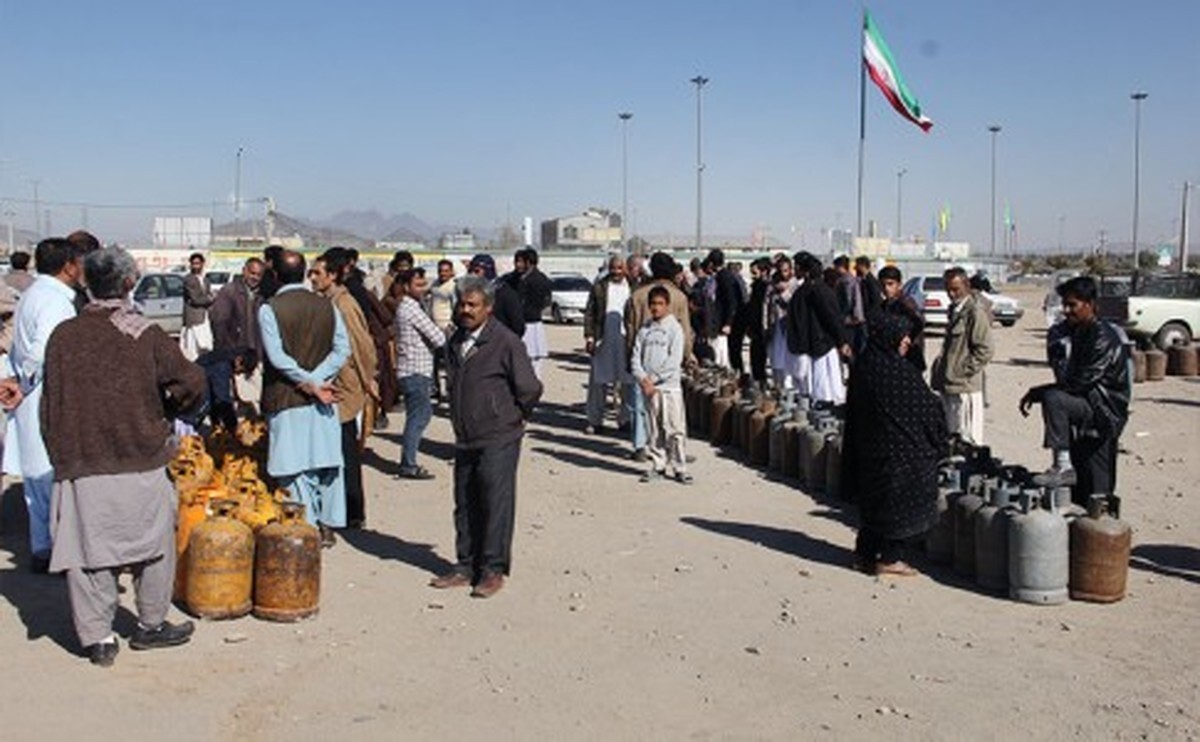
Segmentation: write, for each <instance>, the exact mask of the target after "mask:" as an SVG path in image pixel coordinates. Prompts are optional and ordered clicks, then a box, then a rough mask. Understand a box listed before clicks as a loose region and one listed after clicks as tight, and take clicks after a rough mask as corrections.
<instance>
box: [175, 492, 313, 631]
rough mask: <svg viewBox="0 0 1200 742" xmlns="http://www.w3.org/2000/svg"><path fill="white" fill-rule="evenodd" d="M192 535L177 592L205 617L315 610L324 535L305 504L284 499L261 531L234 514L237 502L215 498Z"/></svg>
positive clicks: (271, 617)
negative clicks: (309, 519)
mask: <svg viewBox="0 0 1200 742" xmlns="http://www.w3.org/2000/svg"><path fill="white" fill-rule="evenodd" d="M210 507H211V509H212V514H211V515H209V516H208V517H207V518H206V519H205V520H203V521H201V522H199V523H197V524H196V525H195V526H194V527H193V528H192V529H191V532H190V534H188V536H187V544H186V549H185V550H184V551H183V554H182V556H181V559H182V564H181V565H180V569H178V570H177V572H176V582H175V598H176V600H182V601H183V603H184V605H185V606H186V607H187V610H188V612H190V613H191V614H193V615H195V616H199V617H200V618H210V619H225V618H238V617H241V616H244V615H246V614H247V613H250V612H251V611H253V613H254V615H255V616H256V617H258V618H262V619H265V620H268V621H296V620H299V619H302V618H307V617H309V616H312V615H315V614H316V612H317V609H318V605H319V599H320V592H321V538H320V534H319V533H318V532H317V529H316V528H314V527H313V526H311V525H309V524H308V523H307V522H306V521H305V519H304V505H302V504H300V503H292V502H285V503H283V504H282V505H281V506H280V509H281V514H280V516H279V519H278V520H275V521H272V522H270V523H268V524H266V525H264V526H262V527H261V528H259V529H258V531H257V533H255V531H254V530H252V529H251V528H250V526H248V525H246V524H245V523H243V522H242V521H240V520H238V519H237V518H236V517H235V511H236V510H237V508H238V503H237V502H236V501H234V500H225V499H221V500H214V501H212V502H211V503H210Z"/></svg>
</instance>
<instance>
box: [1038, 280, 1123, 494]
mask: <svg viewBox="0 0 1200 742" xmlns="http://www.w3.org/2000/svg"><path fill="white" fill-rule="evenodd" d="M1057 290H1058V294H1059V296H1061V297H1062V303H1063V314H1064V315H1065V318H1066V323H1067V326H1068V329H1069V331H1070V335H1071V337H1070V345H1069V348H1070V349H1069V351H1068V353H1069V355H1068V356H1067V357H1066V358H1065V360H1064V361H1061V362H1059V363H1056V364H1054V365H1055V377H1056V380H1055V382H1054V383H1053V384H1043V385H1041V386H1035V387H1032V388H1031V389H1029V391H1027V392H1026V393H1025V396H1024V397H1022V398H1021V402H1020V410H1021V414H1022V415H1026V416H1028V415H1029V409H1030V407H1031V406H1032V405H1034V404H1041V406H1042V420H1043V422H1044V423H1045V437H1044V446H1045V447H1046V448H1048V449H1050V450H1051V451H1052V452H1053V457H1054V458H1053V462H1052V465H1051V468H1050V469H1049V470H1047V471H1046V472H1044V473H1042V474H1039V475H1037V476H1036V477H1035V478H1034V480H1035V482H1036V483H1037V484H1039V485H1042V486H1073V487H1074V488H1075V495H1074V497H1073V499H1074V500H1075V501H1076V502H1077V503H1080V504H1084V503H1086V499H1087V497H1089V496H1090V495H1092V494H1106V495H1111V494H1113V489H1114V486H1115V483H1116V482H1115V480H1116V453H1117V439H1118V438H1119V437H1120V435H1121V431H1122V430H1123V429H1124V427H1125V422H1126V421H1127V420H1128V419H1129V399H1130V395H1131V386H1130V381H1131V375H1130V354H1129V347H1128V345H1127V341H1126V339H1125V337H1124V333H1122V332H1121V330H1120V329H1119V328H1117V327H1116V326H1114V325H1112V324H1111V323H1109V322H1105V321H1103V320H1101V319H1100V318H1099V317H1098V316H1097V314H1096V295H1097V288H1096V281H1095V280H1094V279H1092V278H1090V277H1088V276H1079V277H1077V278H1072V279H1071V280H1070V281H1067V282H1066V283H1064V284H1062V285H1061V286H1059V287H1058V289H1057ZM1077 468H1078V472H1077V471H1076V470H1077Z"/></svg>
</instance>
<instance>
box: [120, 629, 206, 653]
mask: <svg viewBox="0 0 1200 742" xmlns="http://www.w3.org/2000/svg"><path fill="white" fill-rule="evenodd" d="M195 630H196V625H195V624H193V623H192V622H191V621H184V622H183V623H177V624H176V623H171V622H170V621H163V622H162V623H160V624H159V625H158V626H155V627H154V628H152V629H147V628H144V627H142V625H141V624H138V627H137V628H136V629H134V631H133V636H131V637H130V638H129V648H130V649H162V648H163V647H177V646H179V645H180V644H187V643H188V642H189V641H191V640H192V632H193V631H195ZM113 654H116V652H114V653H113Z"/></svg>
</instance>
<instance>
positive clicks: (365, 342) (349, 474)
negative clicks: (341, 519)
mask: <svg viewBox="0 0 1200 742" xmlns="http://www.w3.org/2000/svg"><path fill="white" fill-rule="evenodd" d="M349 268H350V260H349V256H348V255H346V253H345V251H340V252H339V251H336V250H332V251H329V252H327V253H325V254H324V255H322V256H321V257H319V258H317V259H316V260H314V261H313V266H312V270H310V271H309V273H308V276H309V279H310V280H311V281H312V287H313V290H314V291H316V292H317V293H318V294H320V295H321V296H324V297H325V298H327V299H329V300H330V301H331V302H333V306H335V307H337V310H338V313H339V314H341V316H342V323H343V324H345V325H346V333H347V335H349V337H350V359H349V360H348V361H346V364H345V365H344V366H342V368H341V370H340V371H338V375H337V377H336V378H335V379H334V381H333V387H334V390H335V391H336V392H337V398H338V400H337V404H338V420H339V421H340V422H341V424H342V475H343V481H344V482H345V490H346V526H347V527H348V528H362V527H363V526H364V525H366V522H367V502H366V495H365V493H364V491H363V479H362V448H361V446H362V442H363V441H364V440H365V439H366V436H365V435H364V433H365V429H364V428H363V426H362V418H363V411H364V410H365V409H366V408H367V405H369V404H374V400H375V399H376V398H378V396H379V385H378V384H376V383H375V364H376V356H375V342H374V341H373V340H372V339H371V332H370V330H369V329H368V328H367V320H366V318H365V317H364V316H363V313H362V309H360V308H359V306H358V302H357V301H355V300H354V297H353V296H351V295H350V292H349V291H347V290H346V287H345V286H344V285H343V281H344V280H345V276H346V274H347V272H348V271H349Z"/></svg>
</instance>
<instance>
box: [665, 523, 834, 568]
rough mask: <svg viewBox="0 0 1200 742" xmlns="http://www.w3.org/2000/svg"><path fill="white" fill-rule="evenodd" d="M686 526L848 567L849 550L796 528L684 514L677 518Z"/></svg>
mask: <svg viewBox="0 0 1200 742" xmlns="http://www.w3.org/2000/svg"><path fill="white" fill-rule="evenodd" d="M679 520H680V521H681V522H683V523H686V524H688V525H689V526H695V527H696V528H700V529H703V530H705V531H710V532H712V533H717V534H720V535H722V536H728V537H730V538H736V539H741V540H742V541H749V542H750V543H753V544H758V545H760V546H765V547H766V548H768V549H774V550H775V551H780V552H783V553H784V554H790V555H792V556H795V557H799V558H801V559H804V560H806V561H810V562H817V563H819V564H829V565H831V566H834V567H843V568H845V569H851V568H852V567H851V562H852V559H853V556H854V555H853V554H852V552H851V551H850V550H849V549H847V548H845V547H842V546H838V545H837V544H831V543H829V542H828V541H825V540H824V539H819V538H813V537H812V536H809V535H807V534H804V533H801V532H799V531H788V530H785V529H782V528H775V527H773V526H763V525H758V524H755V523H737V522H734V521H727V520H708V519H707V518H697V517H694V516H686V517H683V518H680V519H679Z"/></svg>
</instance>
